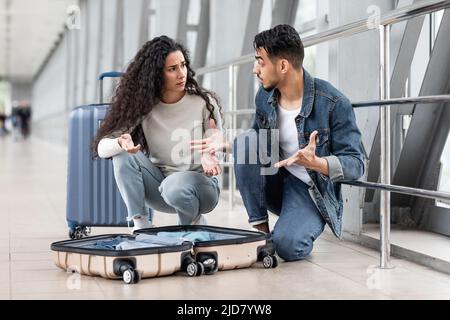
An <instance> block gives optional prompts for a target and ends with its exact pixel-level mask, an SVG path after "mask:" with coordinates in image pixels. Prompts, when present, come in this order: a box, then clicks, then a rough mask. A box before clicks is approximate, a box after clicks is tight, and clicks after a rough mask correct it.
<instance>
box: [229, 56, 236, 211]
mask: <svg viewBox="0 0 450 320" xmlns="http://www.w3.org/2000/svg"><path fill="white" fill-rule="evenodd" d="M228 110H229V111H231V112H233V111H235V110H236V75H235V65H233V64H231V65H230V66H229V67H228ZM230 120H231V121H230V129H231V131H232V132H234V131H235V130H236V126H237V124H236V122H237V121H236V113H233V114H232V115H231V119H230ZM230 159H231V162H232V163H230V164H229V166H228V209H229V210H230V211H231V210H233V208H234V191H235V190H234V189H235V188H234V166H233V161H234V160H233V155H231V156H230Z"/></svg>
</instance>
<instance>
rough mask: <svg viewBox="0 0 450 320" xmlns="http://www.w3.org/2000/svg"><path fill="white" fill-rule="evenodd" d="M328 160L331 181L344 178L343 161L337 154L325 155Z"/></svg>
mask: <svg viewBox="0 0 450 320" xmlns="http://www.w3.org/2000/svg"><path fill="white" fill-rule="evenodd" d="M324 158H325V160H327V162H328V176H329V177H330V179H331V181H338V180H342V179H344V171H343V170H342V165H341V162H340V161H339V159H338V157H336V156H328V157H324Z"/></svg>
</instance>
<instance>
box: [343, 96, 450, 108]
mask: <svg viewBox="0 0 450 320" xmlns="http://www.w3.org/2000/svg"><path fill="white" fill-rule="evenodd" d="M441 102H450V94H442V95H434V96H421V97H415V98H409V97H408V98H394V99H385V100H373V101H362V102H355V103H352V106H353V108H362V107H379V106H388V105H400V104H426V103H441Z"/></svg>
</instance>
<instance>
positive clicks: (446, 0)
mask: <svg viewBox="0 0 450 320" xmlns="http://www.w3.org/2000/svg"><path fill="white" fill-rule="evenodd" d="M449 7H450V0H440V1H435V0H432V1H420V2H417V3H414V4H412V5H409V6H405V7H402V8H398V9H395V10H392V11H391V12H388V13H386V14H384V15H382V16H380V19H379V21H377V24H378V25H382V26H385V25H390V24H394V23H398V22H402V21H405V20H409V19H412V18H415V17H418V16H422V15H425V14H428V13H432V12H435V11H439V10H443V9H447V8H449ZM371 29H374V27H373V25H371V24H369V23H368V22H367V19H363V20H359V21H357V22H352V23H349V24H346V25H343V26H341V27H337V28H333V29H330V30H326V31H323V32H320V33H317V34H314V35H311V36H308V37H305V38H304V39H302V42H303V46H304V47H305V48H306V47H310V46H313V45H316V44H319V43H323V42H326V41H329V40H336V39H339V38H343V37H347V36H352V35H355V34H358V33H362V32H365V31H368V30H371ZM254 59H255V56H254V54H246V55H243V56H241V57H239V58H236V59H233V60H230V61H228V62H224V63H220V64H217V65H213V66H208V67H203V68H199V69H197V72H196V73H197V75H203V74H205V73H210V72H215V71H220V70H224V69H227V68H228V67H229V66H230V65H241V64H245V63H249V62H252V61H254Z"/></svg>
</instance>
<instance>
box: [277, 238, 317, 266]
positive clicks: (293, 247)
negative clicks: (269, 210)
mask: <svg viewBox="0 0 450 320" xmlns="http://www.w3.org/2000/svg"><path fill="white" fill-rule="evenodd" d="M273 243H274V245H275V250H276V252H277V254H278V256H279V257H280V258H282V259H283V260H285V261H297V260H303V259H305V258H306V257H307V256H308V255H309V254H310V253H311V251H312V249H313V242H312V241H311V240H309V239H304V238H303V239H302V238H299V237H298V236H295V235H290V234H285V235H280V234H274V235H273Z"/></svg>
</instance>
